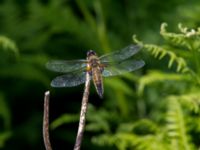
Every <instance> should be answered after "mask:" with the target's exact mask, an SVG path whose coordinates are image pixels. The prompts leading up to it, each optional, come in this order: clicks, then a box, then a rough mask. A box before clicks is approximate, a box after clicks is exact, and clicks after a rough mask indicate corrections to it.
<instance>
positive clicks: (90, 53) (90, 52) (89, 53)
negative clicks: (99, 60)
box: [87, 50, 97, 57]
mask: <svg viewBox="0 0 200 150" xmlns="http://www.w3.org/2000/svg"><path fill="white" fill-rule="evenodd" d="M93 55H97V54H96V52H95V51H93V50H89V51H88V52H87V57H90V56H93Z"/></svg>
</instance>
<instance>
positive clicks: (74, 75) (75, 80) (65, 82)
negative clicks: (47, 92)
mask: <svg viewBox="0 0 200 150" xmlns="http://www.w3.org/2000/svg"><path fill="white" fill-rule="evenodd" d="M85 79H86V72H83V71H82V72H81V71H76V72H71V73H67V74H65V75H61V76H58V77H56V78H55V79H53V80H52V82H51V86H52V87H73V86H77V85H80V84H82V83H84V82H85Z"/></svg>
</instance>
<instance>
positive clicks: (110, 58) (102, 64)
mask: <svg viewBox="0 0 200 150" xmlns="http://www.w3.org/2000/svg"><path fill="white" fill-rule="evenodd" d="M140 49H141V46H139V45H133V44H131V45H129V46H127V47H125V48H123V49H121V50H118V51H113V52H111V53H108V54H105V55H102V56H100V57H98V55H97V53H96V52H95V51H93V50H89V51H88V52H87V57H86V59H78V60H51V61H49V62H48V63H47V64H46V67H47V69H49V70H51V71H54V72H59V73H63V75H61V76H57V77H56V78H54V79H53V80H52V82H51V86H52V87H74V86H78V85H80V84H83V83H84V82H85V81H86V73H89V75H90V80H93V83H94V86H95V88H96V91H97V93H98V95H99V96H100V98H102V97H103V93H104V88H103V77H111V76H117V75H121V74H124V73H127V72H132V71H135V70H137V69H139V68H141V67H143V66H144V65H145V62H144V61H143V60H141V59H139V60H135V59H130V58H131V56H133V55H135V54H136V53H138V52H139V50H140Z"/></svg>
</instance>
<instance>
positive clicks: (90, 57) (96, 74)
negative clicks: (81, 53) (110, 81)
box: [87, 50, 104, 98]
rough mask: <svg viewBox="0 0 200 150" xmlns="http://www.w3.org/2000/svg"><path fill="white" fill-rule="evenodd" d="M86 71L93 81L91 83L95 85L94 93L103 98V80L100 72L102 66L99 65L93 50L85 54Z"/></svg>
mask: <svg viewBox="0 0 200 150" xmlns="http://www.w3.org/2000/svg"><path fill="white" fill-rule="evenodd" d="M87 61H88V65H87V71H88V73H89V74H90V76H91V77H92V79H93V83H94V85H95V88H96V91H97V93H98V94H99V96H100V97H101V98H102V97H103V91H104V90H103V78H102V72H103V69H104V66H103V65H102V64H101V62H100V60H99V58H98V56H97V54H96V53H95V52H94V51H93V50H89V51H88V52H87Z"/></svg>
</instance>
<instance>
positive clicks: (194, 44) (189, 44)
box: [160, 23, 200, 50]
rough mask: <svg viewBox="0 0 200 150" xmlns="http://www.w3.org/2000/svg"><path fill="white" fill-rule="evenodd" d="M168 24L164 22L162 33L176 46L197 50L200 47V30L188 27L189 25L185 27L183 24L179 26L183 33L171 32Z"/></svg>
mask: <svg viewBox="0 0 200 150" xmlns="http://www.w3.org/2000/svg"><path fill="white" fill-rule="evenodd" d="M166 27H167V24H166V23H162V25H161V29H160V34H161V35H162V36H163V38H164V39H165V40H166V41H168V42H169V43H171V44H172V45H175V46H179V47H181V46H183V47H186V48H188V49H189V50H196V49H198V48H200V42H199V39H200V32H199V30H198V29H197V30H194V29H190V30H189V29H188V28H187V27H183V26H182V24H179V25H178V28H179V30H180V32H181V33H170V32H167V30H166Z"/></svg>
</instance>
